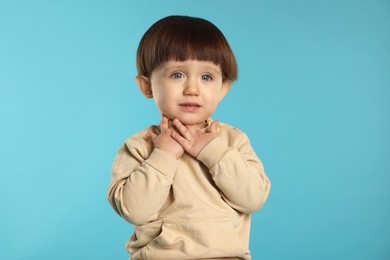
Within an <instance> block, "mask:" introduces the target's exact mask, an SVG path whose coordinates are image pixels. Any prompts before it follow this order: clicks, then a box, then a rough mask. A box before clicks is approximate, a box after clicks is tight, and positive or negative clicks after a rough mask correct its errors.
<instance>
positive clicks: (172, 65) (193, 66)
mask: <svg viewBox="0 0 390 260" xmlns="http://www.w3.org/2000/svg"><path fill="white" fill-rule="evenodd" d="M175 69H183V70H195V71H198V70H199V71H209V72H214V73H218V74H221V66H220V65H217V64H215V63H213V62H211V61H200V60H185V61H176V60H169V61H165V62H163V63H161V64H160V65H159V66H158V67H157V68H156V70H160V71H169V70H175Z"/></svg>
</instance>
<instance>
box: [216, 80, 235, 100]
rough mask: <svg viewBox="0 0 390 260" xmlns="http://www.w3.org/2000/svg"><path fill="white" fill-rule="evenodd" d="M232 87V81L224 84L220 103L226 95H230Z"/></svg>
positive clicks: (220, 94)
mask: <svg viewBox="0 0 390 260" xmlns="http://www.w3.org/2000/svg"><path fill="white" fill-rule="evenodd" d="M231 85H232V81H231V80H226V81H224V82H222V88H221V92H220V93H219V100H218V102H221V100H222V99H223V98H224V97H225V95H226V94H227V93H228V91H229V89H230V86H231Z"/></svg>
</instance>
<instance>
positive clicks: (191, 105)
mask: <svg viewBox="0 0 390 260" xmlns="http://www.w3.org/2000/svg"><path fill="white" fill-rule="evenodd" d="M179 105H180V106H181V107H201V105H199V104H197V103H192V102H186V103H181V104H179Z"/></svg>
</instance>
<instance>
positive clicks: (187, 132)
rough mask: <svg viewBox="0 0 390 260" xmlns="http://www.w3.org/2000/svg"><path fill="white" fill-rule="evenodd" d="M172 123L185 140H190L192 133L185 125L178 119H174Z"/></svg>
mask: <svg viewBox="0 0 390 260" xmlns="http://www.w3.org/2000/svg"><path fill="white" fill-rule="evenodd" d="M173 124H174V125H175V127H176V129H177V130H178V131H179V133H180V134H181V135H182V136H183V137H184V138H186V139H187V140H191V138H192V133H191V132H190V130H188V128H187V127H185V125H183V124H182V123H181V122H180V120H179V119H174V120H173Z"/></svg>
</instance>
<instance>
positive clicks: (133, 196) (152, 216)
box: [107, 140, 178, 225]
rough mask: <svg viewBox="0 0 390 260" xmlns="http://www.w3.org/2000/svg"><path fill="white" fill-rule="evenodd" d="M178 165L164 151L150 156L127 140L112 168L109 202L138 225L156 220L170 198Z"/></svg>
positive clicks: (157, 151) (157, 150)
mask: <svg viewBox="0 0 390 260" xmlns="http://www.w3.org/2000/svg"><path fill="white" fill-rule="evenodd" d="M177 163H178V162H177V160H176V158H174V157H172V156H171V155H169V154H167V153H165V152H164V151H161V150H159V149H153V150H152V152H151V153H150V154H148V153H147V152H146V149H145V148H144V147H142V145H141V144H140V143H139V142H137V141H135V140H127V141H126V143H125V144H124V145H122V147H121V148H120V149H119V151H118V153H117V155H116V157H115V160H114V163H113V167H112V174H111V182H110V186H109V188H108V192H107V199H108V200H109V202H110V204H111V206H112V207H113V209H114V210H115V211H116V212H117V213H118V214H119V215H120V216H121V217H122V218H124V219H125V220H126V221H128V222H130V223H132V224H135V225H142V224H145V223H148V222H150V221H153V220H156V219H157V215H158V212H159V210H160V209H161V207H162V206H163V204H164V202H165V201H166V199H167V197H168V195H169V191H170V188H171V185H172V182H173V177H174V174H175V172H176V167H177Z"/></svg>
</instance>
